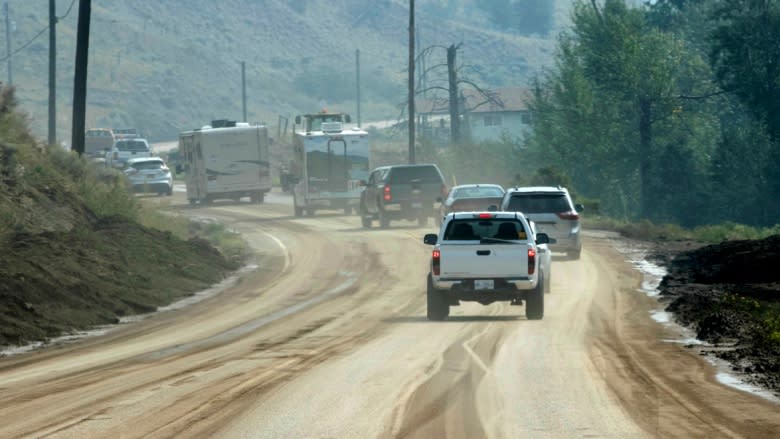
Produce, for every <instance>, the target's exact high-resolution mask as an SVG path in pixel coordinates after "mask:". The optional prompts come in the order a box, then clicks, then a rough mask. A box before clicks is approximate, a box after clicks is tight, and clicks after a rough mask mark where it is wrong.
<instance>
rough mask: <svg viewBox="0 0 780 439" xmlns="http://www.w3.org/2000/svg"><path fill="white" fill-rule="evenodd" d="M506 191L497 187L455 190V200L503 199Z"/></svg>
mask: <svg viewBox="0 0 780 439" xmlns="http://www.w3.org/2000/svg"><path fill="white" fill-rule="evenodd" d="M503 195H504V191H503V190H501V189H500V188H497V187H495V186H479V187H476V186H473V187H462V188H457V189H455V193H454V194H453V198H490V197H501V196H503Z"/></svg>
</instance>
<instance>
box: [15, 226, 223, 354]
mask: <svg viewBox="0 0 780 439" xmlns="http://www.w3.org/2000/svg"><path fill="white" fill-rule="evenodd" d="M4 247H5V248H3V249H2V251H0V279H3V282H2V283H0V346H9V345H21V344H25V343H30V342H35V341H44V340H46V339H49V338H51V337H56V336H59V335H63V334H67V333H70V332H74V331H80V330H85V329H88V328H91V327H94V326H96V325H105V324H112V323H117V322H118V320H119V318H120V317H123V316H127V315H132V314H139V313H147V312H150V311H154V310H155V309H156V308H157V307H158V306H162V305H166V304H169V303H171V302H173V301H175V300H177V299H179V298H182V297H185V296H188V295H191V294H192V293H194V292H196V291H199V290H201V289H204V288H206V287H208V286H209V285H212V284H214V283H216V282H218V281H219V280H221V279H222V278H223V277H224V276H225V275H226V273H228V272H229V271H231V270H235V269H236V268H237V267H236V265H235V262H230V261H228V260H227V259H225V258H224V257H223V256H222V255H221V254H220V253H219V252H218V251H217V250H215V249H214V248H213V247H212V246H211V245H210V244H209V243H208V242H206V241H204V240H202V239H191V240H188V241H183V240H181V239H178V238H176V237H175V236H173V235H171V234H170V233H166V232H161V231H158V230H153V229H148V228H144V227H142V226H139V225H138V224H135V223H130V222H127V221H123V220H119V219H109V220H101V221H99V222H97V224H96V225H95V226H94V227H88V228H86V227H85V229H83V230H82V231H78V230H77V229H74V231H71V232H45V233H39V234H27V233H19V234H16V235H14V236H12V237H11V238H10V239H9V240H8V241H7V243H6V244H4Z"/></svg>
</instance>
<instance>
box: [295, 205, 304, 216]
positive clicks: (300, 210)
mask: <svg viewBox="0 0 780 439" xmlns="http://www.w3.org/2000/svg"><path fill="white" fill-rule="evenodd" d="M295 216H296V217H301V216H303V207H298V206H295Z"/></svg>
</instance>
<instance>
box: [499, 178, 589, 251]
mask: <svg viewBox="0 0 780 439" xmlns="http://www.w3.org/2000/svg"><path fill="white" fill-rule="evenodd" d="M500 210H502V211H507V212H522V213H523V215H524V216H525V217H526V218H528V219H529V220H531V221H533V222H534V223H536V228H537V230H538V231H539V232H541V233H546V234H547V235H548V236H549V237H550V238H554V239H555V241H556V243H555V244H551V245H550V250H552V251H556V252H566V254H567V256H568V257H569V259H579V258H580V252H581V251H582V242H581V241H580V215H579V214H580V212H582V210H583V206H582V205H581V204H577V205H575V204H573V203H572V201H571V197H570V196H569V191H568V190H567V189H566V188H564V187H561V186H534V187H515V188H510V189H507V191H506V194H505V195H504V199H503V201H502V202H501V207H500Z"/></svg>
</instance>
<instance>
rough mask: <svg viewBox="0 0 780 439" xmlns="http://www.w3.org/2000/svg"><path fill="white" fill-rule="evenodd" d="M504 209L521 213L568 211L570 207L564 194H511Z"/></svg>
mask: <svg viewBox="0 0 780 439" xmlns="http://www.w3.org/2000/svg"><path fill="white" fill-rule="evenodd" d="M506 210H507V211H510V212H523V213H558V212H569V211H571V210H572V208H571V206H569V200H568V199H567V198H566V195H564V194H522V195H512V198H511V199H510V200H509V206H508V207H507V209H506Z"/></svg>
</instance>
